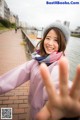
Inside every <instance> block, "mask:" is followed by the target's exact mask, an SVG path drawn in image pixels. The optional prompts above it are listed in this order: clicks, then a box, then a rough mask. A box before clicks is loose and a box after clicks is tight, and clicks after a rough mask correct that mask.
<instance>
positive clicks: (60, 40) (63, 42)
mask: <svg viewBox="0 0 80 120" xmlns="http://www.w3.org/2000/svg"><path fill="white" fill-rule="evenodd" d="M50 30H54V31H55V32H56V34H57V37H58V45H59V50H58V52H61V51H62V52H63V54H64V51H65V49H66V44H67V40H66V39H65V36H64V34H63V33H62V31H61V30H60V29H58V28H56V27H50V28H48V29H47V30H46V31H45V32H44V34H43V39H42V40H41V41H40V43H38V44H40V55H41V56H46V55H47V54H46V52H45V49H44V40H45V38H46V36H47V34H48V33H49V31H50Z"/></svg>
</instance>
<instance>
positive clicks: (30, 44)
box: [21, 30, 39, 53]
mask: <svg viewBox="0 0 80 120" xmlns="http://www.w3.org/2000/svg"><path fill="white" fill-rule="evenodd" d="M21 31H22V36H23V39H24V40H25V41H26V42H27V45H28V46H27V47H28V52H29V53H33V52H34V49H35V47H36V45H37V43H38V42H39V41H37V40H33V39H31V38H30V37H29V36H28V35H27V33H26V32H25V30H21Z"/></svg>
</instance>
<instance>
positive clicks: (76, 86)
mask: <svg viewBox="0 0 80 120" xmlns="http://www.w3.org/2000/svg"><path fill="white" fill-rule="evenodd" d="M70 95H71V97H73V98H74V99H80V65H78V67H77V70H76V75H75V78H74V81H73V86H72V88H71V91H70Z"/></svg>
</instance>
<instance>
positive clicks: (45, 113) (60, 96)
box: [36, 57, 80, 120]
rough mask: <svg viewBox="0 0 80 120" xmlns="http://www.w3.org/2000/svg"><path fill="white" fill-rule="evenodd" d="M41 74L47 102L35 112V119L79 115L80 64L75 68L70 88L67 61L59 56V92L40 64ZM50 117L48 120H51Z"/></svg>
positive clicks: (55, 119)
mask: <svg viewBox="0 0 80 120" xmlns="http://www.w3.org/2000/svg"><path fill="white" fill-rule="evenodd" d="M40 71H41V75H42V78H43V81H44V85H45V86H46V90H47V93H48V98H49V100H48V102H46V104H45V106H44V107H43V108H42V109H41V110H40V112H39V113H38V114H37V116H36V118H37V120H48V119H49V118H51V119H52V120H59V119H61V118H63V117H66V118H70V117H79V116H80V65H78V67H77V69H76V75H75V77H74V80H73V85H72V87H71V89H70V90H69V88H68V79H69V73H68V72H69V71H68V61H67V59H66V58H64V57H63V58H61V59H60V61H59V93H57V92H56V89H55V86H54V84H53V82H52V81H51V79H54V78H51V76H50V73H49V71H48V68H47V66H46V65H45V64H44V63H42V64H41V65H40ZM51 119H50V120H51Z"/></svg>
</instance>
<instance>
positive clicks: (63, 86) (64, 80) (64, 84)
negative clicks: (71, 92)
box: [59, 57, 69, 96]
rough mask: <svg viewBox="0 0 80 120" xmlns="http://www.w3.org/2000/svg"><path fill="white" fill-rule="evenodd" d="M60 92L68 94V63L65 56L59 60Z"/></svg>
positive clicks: (63, 94)
mask: <svg viewBox="0 0 80 120" xmlns="http://www.w3.org/2000/svg"><path fill="white" fill-rule="evenodd" d="M59 79H60V94H61V95H62V96H65V95H68V79H69V64H68V61H67V59H66V58H65V57H63V58H61V59H60V60H59Z"/></svg>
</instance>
